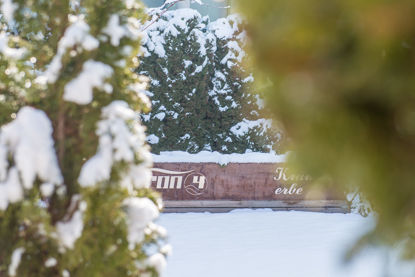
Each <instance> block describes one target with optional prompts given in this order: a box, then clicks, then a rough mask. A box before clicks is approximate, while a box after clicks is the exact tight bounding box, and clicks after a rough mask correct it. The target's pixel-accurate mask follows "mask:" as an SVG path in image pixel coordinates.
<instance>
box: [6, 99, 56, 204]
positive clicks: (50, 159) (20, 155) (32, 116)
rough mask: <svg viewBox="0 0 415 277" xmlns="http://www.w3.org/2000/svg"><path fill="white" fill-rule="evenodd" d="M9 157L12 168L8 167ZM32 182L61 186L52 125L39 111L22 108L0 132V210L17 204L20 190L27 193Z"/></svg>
mask: <svg viewBox="0 0 415 277" xmlns="http://www.w3.org/2000/svg"><path fill="white" fill-rule="evenodd" d="M10 156H11V157H12V159H13V162H14V163H13V164H9V161H8V157H10ZM36 179H40V180H41V181H42V182H44V183H47V184H49V186H53V187H55V186H59V185H61V184H62V182H63V178H62V175H61V172H60V169H59V166H58V162H57V158H56V154H55V149H54V147H53V138H52V124H51V123H50V121H49V119H48V117H47V116H46V114H45V113H44V112H43V111H40V110H36V109H34V108H32V107H23V108H22V109H21V110H20V111H19V113H18V114H17V117H16V119H15V120H14V121H12V122H11V123H9V124H6V125H4V126H3V127H2V128H1V131H0V209H2V210H4V209H6V208H7V206H8V204H9V203H13V202H16V201H20V200H21V199H22V198H23V189H31V188H32V187H33V184H34V182H35V181H36ZM50 190H51V188H49V192H50Z"/></svg>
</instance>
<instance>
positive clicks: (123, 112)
mask: <svg viewBox="0 0 415 277" xmlns="http://www.w3.org/2000/svg"><path fill="white" fill-rule="evenodd" d="M101 118H102V119H101V120H100V121H99V122H98V128H97V131H96V134H97V135H98V137H99V145H98V152H97V153H96V154H95V155H94V156H93V157H92V158H90V159H89V160H88V161H87V162H86V163H85V164H84V165H83V167H82V169H81V173H80V176H79V178H78V182H79V184H80V185H81V186H83V187H89V186H94V185H96V184H97V183H99V182H103V181H107V180H109V179H110V176H111V170H112V167H113V166H114V164H115V163H117V162H126V163H130V164H131V165H130V167H129V168H128V169H127V170H126V172H125V174H124V175H122V181H121V184H122V186H126V187H127V188H129V189H132V186H133V187H135V188H140V187H149V186H150V183H151V171H150V169H149V167H150V166H151V163H152V162H151V154H150V153H149V151H148V149H147V148H146V147H145V134H144V128H143V127H142V126H141V125H140V124H138V114H137V113H136V112H134V111H133V110H131V109H130V108H129V107H128V104H127V103H126V102H124V101H114V102H112V103H111V104H110V105H108V106H106V107H104V108H103V109H102V115H101ZM140 161H141V162H142V163H140Z"/></svg>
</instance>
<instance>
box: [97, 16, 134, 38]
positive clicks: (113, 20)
mask: <svg viewBox="0 0 415 277" xmlns="http://www.w3.org/2000/svg"><path fill="white" fill-rule="evenodd" d="M102 32H103V33H104V34H106V35H108V36H109V37H110V38H111V44H112V45H113V46H119V45H120V40H121V38H123V37H124V36H127V35H128V31H127V28H126V27H125V26H122V25H120V16H119V15H118V14H113V15H111V17H110V19H109V21H108V23H107V26H105V28H104V29H103V30H102Z"/></svg>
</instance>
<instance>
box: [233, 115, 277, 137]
mask: <svg viewBox="0 0 415 277" xmlns="http://www.w3.org/2000/svg"><path fill="white" fill-rule="evenodd" d="M271 125H272V121H271V120H270V119H263V118H261V119H257V120H247V119H243V121H241V122H239V123H237V124H236V125H234V126H233V127H232V128H231V129H230V130H231V132H232V133H234V134H235V135H236V136H239V137H240V136H244V135H245V134H246V133H248V132H249V130H251V129H253V128H255V127H261V128H264V129H269V128H271Z"/></svg>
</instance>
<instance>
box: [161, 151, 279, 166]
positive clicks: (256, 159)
mask: <svg viewBox="0 0 415 277" xmlns="http://www.w3.org/2000/svg"><path fill="white" fill-rule="evenodd" d="M285 158H286V154H283V155H277V154H275V153H273V152H271V153H257V152H248V153H244V154H237V153H232V154H222V153H219V152H208V151H201V152H199V153H197V154H189V153H187V152H183V151H165V152H163V151H162V152H160V155H157V154H153V161H154V162H155V163H180V162H183V163H217V164H220V165H227V164H228V163H282V162H285Z"/></svg>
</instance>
